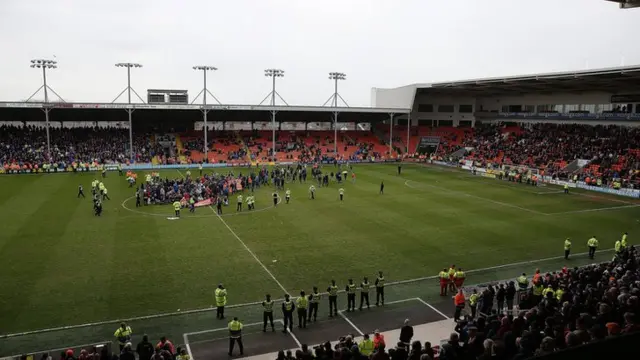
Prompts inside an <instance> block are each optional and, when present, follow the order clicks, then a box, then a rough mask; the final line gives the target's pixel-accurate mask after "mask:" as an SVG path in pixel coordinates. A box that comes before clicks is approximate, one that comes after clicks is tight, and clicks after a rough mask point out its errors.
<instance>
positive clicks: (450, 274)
mask: <svg viewBox="0 0 640 360" xmlns="http://www.w3.org/2000/svg"><path fill="white" fill-rule="evenodd" d="M455 274H456V269H455V268H449V278H450V279H453V276H454V275H455Z"/></svg>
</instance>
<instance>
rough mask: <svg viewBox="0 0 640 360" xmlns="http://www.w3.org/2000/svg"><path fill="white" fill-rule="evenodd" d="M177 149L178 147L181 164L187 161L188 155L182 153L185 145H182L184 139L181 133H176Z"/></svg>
mask: <svg viewBox="0 0 640 360" xmlns="http://www.w3.org/2000/svg"><path fill="white" fill-rule="evenodd" d="M176 149H178V160H179V162H180V163H181V164H186V163H187V157H186V156H185V155H183V154H182V151H183V150H184V145H182V139H180V135H178V134H176Z"/></svg>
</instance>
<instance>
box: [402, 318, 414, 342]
mask: <svg viewBox="0 0 640 360" xmlns="http://www.w3.org/2000/svg"><path fill="white" fill-rule="evenodd" d="M412 338H413V326H411V325H409V319H406V320H405V321H404V326H403V327H402V328H401V329H400V342H402V343H405V344H407V346H409V344H411V339H412Z"/></svg>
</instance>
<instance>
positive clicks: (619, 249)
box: [613, 240, 622, 253]
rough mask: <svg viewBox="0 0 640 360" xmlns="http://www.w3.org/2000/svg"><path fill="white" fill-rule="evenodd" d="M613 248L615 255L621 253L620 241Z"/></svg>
mask: <svg viewBox="0 0 640 360" xmlns="http://www.w3.org/2000/svg"><path fill="white" fill-rule="evenodd" d="M613 248H614V249H615V250H616V252H617V253H619V252H621V251H622V243H621V242H620V240H618V241H616V243H615V244H614V245H613Z"/></svg>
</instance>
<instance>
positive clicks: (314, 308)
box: [307, 286, 320, 321]
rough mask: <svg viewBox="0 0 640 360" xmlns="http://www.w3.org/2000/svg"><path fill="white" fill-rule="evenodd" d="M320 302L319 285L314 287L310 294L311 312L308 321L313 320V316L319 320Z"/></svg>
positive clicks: (314, 319)
mask: <svg viewBox="0 0 640 360" xmlns="http://www.w3.org/2000/svg"><path fill="white" fill-rule="evenodd" d="M318 303H320V293H319V292H318V287H317V286H314V287H313V292H312V293H311V294H309V314H308V318H307V321H311V318H312V316H313V321H316V320H318Z"/></svg>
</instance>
